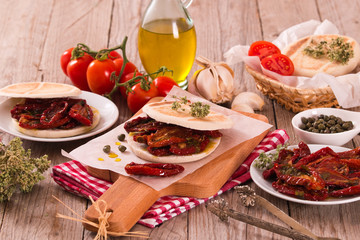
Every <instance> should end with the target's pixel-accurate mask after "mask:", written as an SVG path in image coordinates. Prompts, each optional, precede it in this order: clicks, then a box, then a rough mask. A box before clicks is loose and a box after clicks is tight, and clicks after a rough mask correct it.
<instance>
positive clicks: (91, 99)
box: [0, 91, 119, 142]
mask: <svg viewBox="0 0 360 240" xmlns="http://www.w3.org/2000/svg"><path fill="white" fill-rule="evenodd" d="M78 98H82V99H85V100H86V102H87V103H88V104H89V105H90V106H93V107H95V108H97V109H98V110H99V112H100V122H99V124H98V125H97V126H96V127H95V128H94V129H92V130H91V131H90V132H87V133H84V134H80V135H77V136H73V137H64V138H39V137H32V136H28V135H25V134H22V133H21V132H18V131H17V130H16V129H15V127H14V126H13V123H12V119H11V116H10V110H11V109H12V108H13V107H14V106H15V104H16V103H17V102H18V101H19V99H16V98H9V99H7V100H5V101H4V102H2V103H1V104H0V116H1V118H0V129H1V130H2V131H4V132H7V133H9V134H11V135H14V136H17V137H20V138H22V139H27V140H33V141H39V142H65V141H73V140H78V139H83V138H87V137H90V136H93V135H95V134H98V133H101V132H103V131H105V130H106V129H108V128H110V127H111V126H112V125H113V124H114V123H115V122H116V120H117V119H118V117H119V110H118V109H117V107H116V105H115V104H114V103H113V102H112V101H110V100H109V99H107V98H105V97H103V96H100V95H98V94H95V93H91V92H86V91H82V93H81V94H80V95H79V96H78Z"/></svg>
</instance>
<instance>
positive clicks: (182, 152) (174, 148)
mask: <svg viewBox="0 0 360 240" xmlns="http://www.w3.org/2000/svg"><path fill="white" fill-rule="evenodd" d="M185 103H188V104H182V105H178V102H176V101H175V102H170V101H168V102H166V101H163V102H156V103H150V104H147V105H145V106H144V107H143V112H145V113H146V115H143V116H140V117H138V118H135V119H132V120H130V121H128V122H126V123H125V125H124V128H125V130H126V131H127V133H128V134H129V136H128V138H127V141H128V144H129V147H130V148H131V150H132V151H133V152H134V153H135V154H136V155H137V156H138V157H140V158H142V159H144V160H148V161H152V162H164V163H169V162H171V163H184V162H191V161H196V160H199V159H202V158H204V157H206V156H208V155H209V154H211V153H212V152H213V151H214V150H215V149H216V148H217V147H218V145H219V144H220V140H221V137H222V133H221V132H220V131H219V130H220V129H229V128H231V127H232V126H233V121H232V120H231V118H229V117H228V116H226V115H224V114H221V113H218V112H215V111H212V110H210V109H207V110H205V111H207V114H205V115H203V116H199V115H198V114H196V113H197V112H198V113H199V112H200V115H201V114H202V113H204V109H203V107H204V106H205V105H201V103H200V105H197V109H195V110H194V109H193V108H196V105H195V104H192V103H190V102H186V101H185ZM199 106H200V107H199ZM207 106H208V105H207Z"/></svg>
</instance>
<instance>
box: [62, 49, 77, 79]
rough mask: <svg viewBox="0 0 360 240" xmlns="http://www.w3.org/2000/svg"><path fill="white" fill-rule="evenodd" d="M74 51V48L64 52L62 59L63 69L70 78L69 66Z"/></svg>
mask: <svg viewBox="0 0 360 240" xmlns="http://www.w3.org/2000/svg"><path fill="white" fill-rule="evenodd" d="M73 49H74V48H69V49H68V50H66V51H65V52H63V54H62V55H61V57H60V65H61V69H62V70H63V72H64V73H65V75H66V76H68V73H67V65H68V64H69V62H70V61H71V52H72V50H73Z"/></svg>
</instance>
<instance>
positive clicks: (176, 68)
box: [138, 1, 196, 89]
mask: <svg viewBox="0 0 360 240" xmlns="http://www.w3.org/2000/svg"><path fill="white" fill-rule="evenodd" d="M175 2H176V1H175ZM164 5H165V2H164V3H163V5H162V6H164ZM181 10H183V11H184V13H186V14H184V17H179V18H159V19H151V21H147V22H143V23H142V25H141V26H140V29H139V35H138V48H139V55H140V59H141V62H142V65H143V67H144V68H145V70H146V72H147V73H153V72H155V71H157V70H159V68H160V67H162V66H165V67H166V68H168V69H169V70H172V71H173V72H172V73H170V72H168V73H166V75H167V76H169V77H172V78H173V79H174V80H175V81H176V82H177V83H178V84H179V86H180V87H182V88H184V89H185V88H186V87H187V79H186V77H187V75H188V74H189V72H190V70H191V68H192V65H193V63H194V59H195V53H196V33H195V28H194V25H193V23H192V20H191V19H190V17H189V16H188V14H187V12H186V9H185V8H183V7H181ZM144 19H145V20H146V16H145V18H144Z"/></svg>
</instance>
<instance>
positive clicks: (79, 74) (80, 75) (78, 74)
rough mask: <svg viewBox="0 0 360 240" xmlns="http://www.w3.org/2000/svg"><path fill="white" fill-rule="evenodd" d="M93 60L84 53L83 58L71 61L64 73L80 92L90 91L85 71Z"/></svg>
mask: <svg viewBox="0 0 360 240" xmlns="http://www.w3.org/2000/svg"><path fill="white" fill-rule="evenodd" d="M93 60H94V58H93V57H91V56H90V55H89V54H87V53H84V56H82V57H80V58H77V59H74V60H71V61H70V62H69V63H68V65H67V67H66V71H67V74H68V76H69V78H70V80H71V82H72V83H73V84H74V85H75V86H76V87H78V88H80V89H81V90H85V91H90V88H89V85H88V82H87V79H86V71H87V68H88V66H89V64H90V63H91V62H92V61H93Z"/></svg>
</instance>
